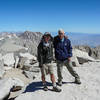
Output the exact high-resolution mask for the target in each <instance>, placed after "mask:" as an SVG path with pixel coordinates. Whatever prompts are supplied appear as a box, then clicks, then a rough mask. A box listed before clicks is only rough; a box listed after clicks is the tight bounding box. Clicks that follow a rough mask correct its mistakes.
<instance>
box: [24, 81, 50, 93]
mask: <svg viewBox="0 0 100 100" xmlns="http://www.w3.org/2000/svg"><path fill="white" fill-rule="evenodd" d="M46 84H47V86H52V83H50V82H46ZM42 89H43V84H42V82H41V81H40V82H32V83H30V84H29V85H28V86H27V87H26V90H25V91H24V93H26V92H35V91H38V90H42Z"/></svg>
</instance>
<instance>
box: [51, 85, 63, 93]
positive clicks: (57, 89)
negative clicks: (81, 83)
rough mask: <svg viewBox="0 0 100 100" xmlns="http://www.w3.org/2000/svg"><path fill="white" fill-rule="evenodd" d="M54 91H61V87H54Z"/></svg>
mask: <svg viewBox="0 0 100 100" xmlns="http://www.w3.org/2000/svg"><path fill="white" fill-rule="evenodd" d="M53 91H55V92H61V89H60V88H58V87H57V86H56V87H53Z"/></svg>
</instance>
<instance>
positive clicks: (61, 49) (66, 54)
mask: <svg viewBox="0 0 100 100" xmlns="http://www.w3.org/2000/svg"><path fill="white" fill-rule="evenodd" d="M54 48H55V58H56V60H57V75H58V85H59V86H62V79H63V77H62V70H63V65H65V66H66V68H67V69H68V71H69V72H70V73H71V75H72V76H73V77H75V83H76V84H81V82H80V77H79V75H78V74H77V73H76V71H75V70H74V69H73V66H72V62H71V57H72V46H71V41H70V40H69V39H68V38H67V37H66V36H65V32H64V30H63V29H60V30H59V31H58V35H57V36H56V37H54Z"/></svg>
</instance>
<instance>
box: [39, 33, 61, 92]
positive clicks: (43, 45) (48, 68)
mask: <svg viewBox="0 0 100 100" xmlns="http://www.w3.org/2000/svg"><path fill="white" fill-rule="evenodd" d="M52 60H53V40H52V37H51V35H50V33H48V32H46V33H45V34H44V35H43V37H42V40H41V42H40V43H39V45H38V61H39V66H40V69H41V74H42V75H41V78H42V82H43V86H44V90H45V91H47V90H48V87H47V85H46V74H48V73H50V78H51V81H52V84H53V91H55V92H60V91H61V89H59V88H58V87H57V85H56V82H55V76H54V72H53V65H52Z"/></svg>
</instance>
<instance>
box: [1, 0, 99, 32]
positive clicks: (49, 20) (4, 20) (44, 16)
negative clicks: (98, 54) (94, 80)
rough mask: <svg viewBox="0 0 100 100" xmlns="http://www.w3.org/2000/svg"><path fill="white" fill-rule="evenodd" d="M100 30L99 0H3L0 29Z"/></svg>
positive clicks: (43, 30) (42, 30)
mask: <svg viewBox="0 0 100 100" xmlns="http://www.w3.org/2000/svg"><path fill="white" fill-rule="evenodd" d="M59 28H63V29H64V30H65V31H66V32H82V33H100V0H0V31H25V30H30V31H40V32H45V31H50V32H56V31H57V30H58V29H59Z"/></svg>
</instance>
